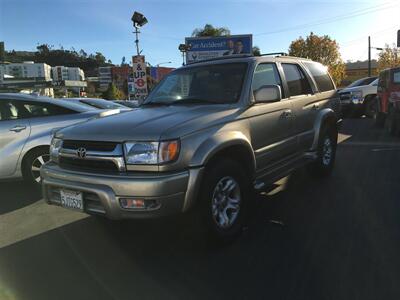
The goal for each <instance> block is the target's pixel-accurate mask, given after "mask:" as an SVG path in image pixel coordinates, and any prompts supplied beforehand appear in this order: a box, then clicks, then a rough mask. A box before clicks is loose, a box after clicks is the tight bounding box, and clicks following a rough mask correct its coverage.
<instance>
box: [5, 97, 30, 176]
mask: <svg viewBox="0 0 400 300" xmlns="http://www.w3.org/2000/svg"><path fill="white" fill-rule="evenodd" d="M28 117H29V113H28V112H27V111H26V110H24V109H23V108H21V107H20V106H19V105H18V104H17V103H14V102H13V101H11V100H3V99H1V100H0V178H2V177H9V176H12V175H13V174H14V173H15V171H16V167H17V163H18V159H19V157H20V155H21V151H22V149H23V148H24V145H25V143H26V141H27V140H28V138H29V135H30V131H31V128H30V123H29V119H28Z"/></svg>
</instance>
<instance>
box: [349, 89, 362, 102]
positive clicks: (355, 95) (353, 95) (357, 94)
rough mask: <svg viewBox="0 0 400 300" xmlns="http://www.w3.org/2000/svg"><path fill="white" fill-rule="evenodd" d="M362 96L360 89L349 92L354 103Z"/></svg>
mask: <svg viewBox="0 0 400 300" xmlns="http://www.w3.org/2000/svg"><path fill="white" fill-rule="evenodd" d="M362 97H363V94H362V91H355V92H351V100H352V101H353V103H355V104H357V103H359V102H362Z"/></svg>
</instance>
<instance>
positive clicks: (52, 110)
mask: <svg viewBox="0 0 400 300" xmlns="http://www.w3.org/2000/svg"><path fill="white" fill-rule="evenodd" d="M21 105H22V106H23V108H24V109H25V110H27V111H28V112H29V115H30V117H46V116H56V115H66V114H73V113H75V112H74V111H72V110H70V109H68V108H65V107H62V106H58V105H54V104H51V103H36V102H23V103H21Z"/></svg>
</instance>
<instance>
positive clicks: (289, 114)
mask: <svg viewBox="0 0 400 300" xmlns="http://www.w3.org/2000/svg"><path fill="white" fill-rule="evenodd" d="M291 115H292V111H291V110H290V109H287V110H284V111H283V112H282V114H281V117H282V118H290V116H291Z"/></svg>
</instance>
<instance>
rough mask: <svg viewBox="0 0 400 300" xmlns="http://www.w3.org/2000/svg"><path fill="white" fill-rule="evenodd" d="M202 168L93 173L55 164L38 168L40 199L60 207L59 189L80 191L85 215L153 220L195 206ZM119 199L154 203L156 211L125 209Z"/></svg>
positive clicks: (152, 209) (150, 209) (153, 209)
mask: <svg viewBox="0 0 400 300" xmlns="http://www.w3.org/2000/svg"><path fill="white" fill-rule="evenodd" d="M202 171H203V169H202V168H195V169H189V170H185V171H181V172H176V173H167V174H163V173H140V174H112V175H111V174H107V175H105V174H94V173H86V172H76V171H68V170H65V169H62V168H60V167H59V166H58V165H57V164H55V163H52V162H50V163H47V164H46V165H44V166H43V167H42V168H41V176H42V189H43V197H44V199H45V201H46V202H47V203H48V204H55V205H61V199H60V190H61V189H68V190H74V191H79V192H82V195H83V207H84V212H86V213H88V214H100V215H104V216H106V217H108V218H110V219H127V218H139V219H140V218H152V217H160V216H165V215H171V214H176V213H181V212H185V211H186V210H188V209H189V208H190V207H191V205H192V204H193V203H194V201H195V198H196V195H197V191H198V189H199V185H200V184H199V182H200V181H201V178H200V177H201V174H202ZM120 198H137V199H142V200H144V201H146V200H153V201H154V200H155V201H156V202H157V203H158V204H159V205H157V207H155V208H148V209H146V208H143V209H138V208H135V209H125V208H122V207H121V205H120V201H119V199H120Z"/></svg>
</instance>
